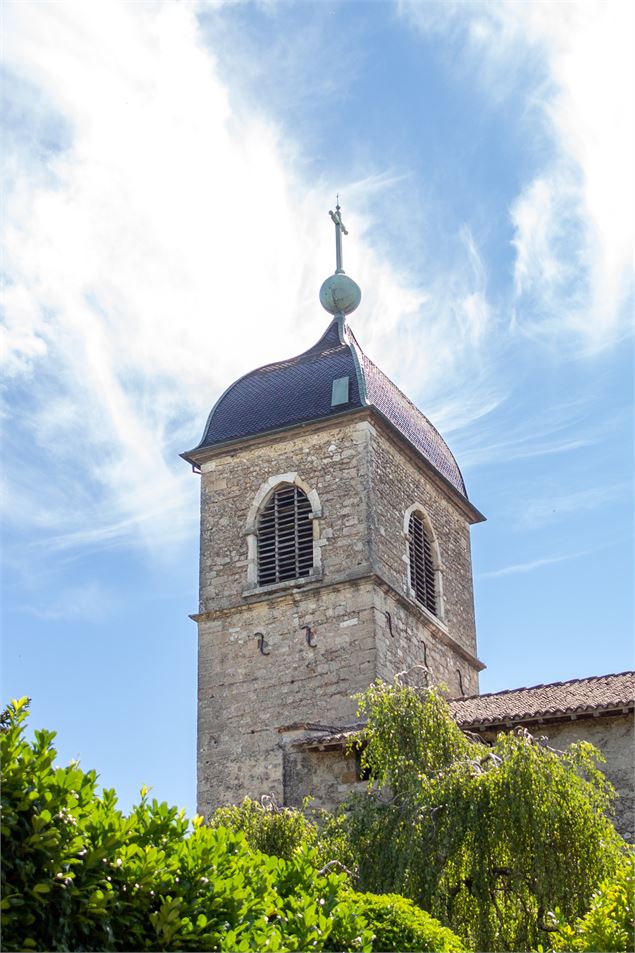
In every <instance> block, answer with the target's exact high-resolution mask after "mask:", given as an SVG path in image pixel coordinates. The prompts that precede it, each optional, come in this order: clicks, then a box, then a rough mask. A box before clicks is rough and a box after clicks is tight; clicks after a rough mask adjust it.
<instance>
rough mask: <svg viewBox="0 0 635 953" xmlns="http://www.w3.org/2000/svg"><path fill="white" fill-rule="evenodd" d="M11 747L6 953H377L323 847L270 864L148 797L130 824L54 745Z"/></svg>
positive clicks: (14, 737) (11, 731)
mask: <svg viewBox="0 0 635 953" xmlns="http://www.w3.org/2000/svg"><path fill="white" fill-rule="evenodd" d="M26 713H27V708H26V701H25V700H24V699H23V700H22V701H20V702H16V703H13V704H12V705H11V706H10V707H9V709H8V710H7V712H6V715H5V719H4V724H3V730H2V734H1V737H0V741H1V755H2V768H3V784H2V924H3V937H2V944H3V946H2V948H3V949H5V950H36V949H39V950H273V951H275V950H322V949H329V948H330V947H329V935H330V934H331V933H332V932H333V931H335V932H336V935H337V944H338V948H341V949H351V950H355V949H359V950H370V949H371V946H372V932H371V930H370V929H369V927H368V926H367V925H366V923H365V921H364V919H363V917H361V916H360V915H359V912H358V910H357V909H356V908H355V906H354V904H353V902H352V901H351V899H350V898H349V890H348V883H347V878H346V876H345V875H344V874H342V873H338V872H336V871H333V870H329V871H326V872H324V873H322V874H321V873H320V872H319V870H318V867H317V855H316V853H315V851H314V850H311V848H310V847H304V848H303V849H300V850H298V851H295V852H294V853H293V856H291V857H290V858H289V859H288V860H284V859H282V858H279V857H274V856H267V855H266V854H264V853H262V852H261V851H258V850H254V849H253V848H252V847H250V846H249V845H248V844H247V841H246V838H245V836H244V835H243V834H240V833H236V832H233V831H229V830H227V829H225V828H223V827H220V826H218V827H215V828H208V827H205V826H203V824H202V821H201V819H200V818H197V819H195V820H194V822H193V827H190V825H189V823H188V821H187V819H186V818H185V816H184V814H183V812H182V811H177V810H176V808H169V807H168V806H167V804H165V803H163V804H160V803H158V802H157V801H156V800H152V801H150V800H149V799H148V797H147V792H146V793H143V797H142V799H141V803H140V804H139V805H138V806H137V807H135V808H134V809H133V811H132V812H131V814H130V815H129V816H128V817H125V816H124V815H123V814H122V813H121V811H119V810H117V807H116V798H115V795H114V792H113V791H104V792H103V793H102V794H101V795H98V794H97V790H96V782H97V778H96V775H95V772H94V771H87V772H84V771H82V770H80V769H79V767H78V766H77V765H76V764H71V765H69V766H68V767H63V768H60V767H55V765H54V761H55V757H56V752H55V749H54V748H53V747H52V741H53V737H54V734H53V733H52V732H48V731H38V732H35V740H34V741H33V742H32V743H29V742H28V741H27V740H26V738H25V737H24V730H23V729H24V720H25V717H26Z"/></svg>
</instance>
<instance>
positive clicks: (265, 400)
mask: <svg viewBox="0 0 635 953" xmlns="http://www.w3.org/2000/svg"><path fill="white" fill-rule="evenodd" d="M338 377H348V378H349V402H348V404H345V405H342V404H340V405H336V406H335V407H332V406H331V387H332V384H333V381H334V380H335V379H336V378H338ZM364 406H372V407H375V408H376V409H377V410H378V411H379V413H380V414H381V415H382V416H383V417H384V418H385V419H386V420H387V421H388V422H389V424H391V425H392V426H393V427H394V428H395V429H396V430H397V431H399V433H400V434H401V435H402V436H403V437H405V439H406V440H407V441H408V442H409V443H410V444H411V446H412V447H413V448H414V449H415V450H416V451H417V452H418V453H419V454H420V455H421V456H422V457H423V458H424V459H425V460H426V461H427V462H428V463H430V464H431V465H432V466H433V467H434V468H435V470H436V471H437V472H438V473H440V474H441V475H442V476H443V477H444V478H445V479H446V480H447V481H448V482H449V483H450V484H451V485H452V486H453V487H454V489H455V490H457V491H458V492H459V493H460V494H461V496H463V497H465V498H467V493H466V490H465V483H464V482H463V477H462V476H461V471H460V470H459V468H458V465H457V463H456V460H455V459H454V457H453V455H452V453H451V452H450V449H449V447H448V446H447V444H446V443H445V441H444V439H443V437H442V436H441V435H440V434H439V432H438V431H437V430H436V429H435V427H433V426H432V424H431V423H430V421H429V420H428V418H427V417H425V416H424V415H423V414H422V413H421V411H420V410H418V408H417V407H415V405H414V404H413V403H412V401H410V400H408V398H407V397H406V396H405V395H404V394H402V392H401V391H400V390H399V388H398V387H397V386H396V385H395V384H393V382H392V381H391V380H389V378H388V377H386V375H385V374H384V373H383V372H382V371H381V370H380V369H379V368H378V367H377V366H376V365H375V364H373V362H372V361H371V360H370V359H369V358H368V357H366V355H365V354H364V352H363V351H362V349H361V348H360V346H359V344H358V343H357V341H356V339H355V337H354V336H353V334H352V332H351V331H350V329H349V328H348V326H347V325H346V322H345V321H344V319H343V318H341V317H335V318H334V319H333V321H332V322H331V324H330V325H329V327H328V328H327V330H326V332H325V333H324V334H323V335H322V337H321V338H320V340H319V341H317V342H316V344H314V345H313V347H311V348H309V350H308V351H305V352H304V353H303V354H299V355H298V356H297V357H294V358H291V359H289V360H286V361H277V362H276V363H275V364H267V365H266V366H265V367H259V368H257V369H256V370H254V371H251V372H250V373H249V374H245V376H244V377H241V378H239V380H237V381H236V382H235V383H233V384H232V385H231V386H230V387H228V388H227V390H226V391H225V393H224V394H223V395H222V396H221V397H220V398H219V400H218V401H217V402H216V404H215V406H214V408H213V409H212V412H211V413H210V415H209V418H208V420H207V424H206V426H205V432H204V434H203V439H202V440H201V442H200V444H199V445H198V446H197V447H196V448H195V450H194V451H190V453H194V452H195V451H196V450H202V449H204V448H206V447H213V446H216V445H218V444H224V443H230V442H233V441H235V440H241V439H247V438H248V437H253V436H256V435H257V434H264V433H270V432H273V431H276V430H283V429H285V428H287V427H292V426H296V425H298V424H303V423H308V422H310V421H315V420H324V419H327V418H329V417H333V416H335V415H337V414H340V413H342V412H343V411H348V410H354V409H356V408H359V407H364ZM183 456H184V457H185V459H190V457H189V454H187V453H186V454H183Z"/></svg>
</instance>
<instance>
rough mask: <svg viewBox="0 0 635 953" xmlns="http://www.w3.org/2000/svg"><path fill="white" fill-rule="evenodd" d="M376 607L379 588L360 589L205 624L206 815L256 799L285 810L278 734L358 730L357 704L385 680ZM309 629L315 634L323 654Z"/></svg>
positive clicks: (262, 606)
mask: <svg viewBox="0 0 635 953" xmlns="http://www.w3.org/2000/svg"><path fill="white" fill-rule="evenodd" d="M372 599H373V595H372V586H371V585H370V583H369V582H352V583H349V584H347V585H346V587H344V586H342V585H340V586H334V587H321V588H315V589H312V590H309V591H302V592H299V593H298V592H288V593H283V594H282V596H281V597H279V598H277V599H268V600H266V601H263V602H259V603H255V604H253V605H247V606H244V607H241V608H239V609H233V610H230V611H226V612H223V613H220V614H218V615H217V616H216V617H215V618H214V619H212V620H209V621H204V622H201V623H200V628H199V724H198V810H199V812H200V813H202V814H205V815H207V814H208V813H209V812H210V810H213V809H214V808H215V807H217V806H219V805H221V804H225V803H228V802H236V801H240V800H241V799H242V798H243V797H245V796H247V795H249V796H251V797H255V798H257V797H260V795H261V794H272V795H273V796H274V797H275V798H276V800H277V801H278V803H280V804H282V803H283V802H284V798H285V793H284V777H283V764H282V746H283V739H282V738H281V736H280V735H279V734H278V730H277V729H278V728H279V727H281V726H282V725H284V724H290V723H293V722H295V721H300V720H302V719H304V720H310V721H315V722H321V723H325V724H329V725H331V724H333V725H338V724H351V723H352V722H353V721H354V720H355V702H354V701H353V700H352V698H351V695H352V694H354V693H355V692H358V691H362V690H363V689H364V688H366V687H367V686H368V685H369V684H370V682H371V681H372V680H373V678H374V675H375V670H376V660H375V644H374V610H373V608H372ZM303 625H311V627H312V640H313V641H315V642H316V643H317V644H316V645H315V646H314V647H310V646H309V645H308V644H307V639H306V632H305V631H303V630H302V628H301V627H302V626H303ZM259 632H260V633H262V634H263V635H264V637H265V640H266V644H265V651H266V652H267V653H268V654H266V655H263V654H262V652H261V651H260V648H259V645H258V637H257V635H256V633H259ZM305 793H309V791H308V790H307V791H306V792H305Z"/></svg>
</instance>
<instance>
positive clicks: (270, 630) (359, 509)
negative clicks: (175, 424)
mask: <svg viewBox="0 0 635 953" xmlns="http://www.w3.org/2000/svg"><path fill="white" fill-rule="evenodd" d="M330 215H331V218H332V220H333V222H334V225H335V234H336V271H335V274H333V275H332V276H331V277H330V278H327V280H326V281H325V282H324V284H323V285H322V288H321V289H320V301H321V303H322V305H323V306H324V307H325V308H326V310H327V311H328V312H329V313H330V314H331V316H332V320H331V322H330V324H329V325H328V327H327V329H326V331H325V332H324V334H323V335H322V337H321V338H320V339H319V340H318V341H317V342H316V343H315V344H314V345H313V346H312V347H310V348H309V349H308V350H307V351H305V352H304V353H302V354H300V355H298V356H297V357H294V358H291V359H288V360H284V361H280V362H277V363H274V364H269V365H267V366H265V367H261V368H258V369H257V370H255V371H252V372H251V373H249V374H247V375H245V376H244V377H242V378H240V379H239V380H238V381H236V382H235V383H234V384H232V385H231V386H230V387H229V388H228V389H227V390H226V391H225V393H224V394H223V395H222V396H221V397H220V398H219V400H218V401H217V403H216V405H215V406H214V408H213V409H212V412H211V413H210V415H209V418H208V420H207V423H206V426H205V431H204V433H203V438H202V440H201V442H200V443H199V444H198V446H197V447H195V448H194V449H193V450H190V451H188V452H187V453H184V454H182V456H183V457H184V459H185V460H187V461H188V462H189V463H191V464H192V467H193V469H194V470H195V471H196V472H199V473H200V475H201V544H200V602H199V611H198V613H197V614H196V615H195V616H193V618H194V620H195V621H196V623H197V625H198V639H199V651H198V758H197V760H198V767H197V776H198V810H199V812H200V813H202V814H209V812H210V811H211V810H213V809H214V808H215V807H217V806H219V805H221V804H224V803H228V802H237V801H240V800H241V799H242V798H243V797H245V796H247V795H249V796H252V797H258V796H260V795H261V794H263V793H267V794H272V795H274V797H275V798H276V800H277V801H278V803H280V804H282V803H285V800H286V781H285V760H284V746H283V743H282V741H281V735H280V733H279V731H278V729H280V728H281V727H283V726H285V725H289V724H292V723H319V724H322V725H328V726H333V727H337V726H343V725H347V724H351V723H352V722H354V721H355V702H354V701H353V700H352V697H351V696H353V695H354V694H355V693H357V692H360V691H363V690H364V689H365V688H366V687H367V686H368V685H369V684H370V683H371V682H372V681H373V680H374V679H375V678H377V677H381V678H385V679H392V678H393V676H394V675H395V674H396V673H397V672H402V671H404V670H408V669H411V668H412V667H413V666H420V669H419V671H422V670H423V671H424V672H425V674H426V677H428V678H429V679H432V680H434V681H438V682H443V683H445V684H446V685H447V686H448V688H449V690H450V693H451V694H452V695H455V696H457V695H458V696H460V695H471V694H475V693H477V692H478V673H479V671H480V670H481V669H482V668H483V667H484V666H483V664H482V663H481V662H479V660H478V658H477V656H476V630H475V622H474V607H473V595H472V568H471V556H470V535H469V530H470V525H471V524H473V523H476V522H480V521H481V520H482V519H483V517H482V516H481V514H480V513H479V512H478V510H477V509H475V507H474V506H473V505H472V503H471V502H470V501H469V500H468V497H467V493H466V489H465V484H464V482H463V478H462V476H461V473H460V470H459V468H458V466H457V463H456V461H455V459H454V457H453V456H452V454H451V452H450V450H449V448H448V447H447V445H446V443H445V441H444V440H443V438H442V437H441V436H440V434H439V433H438V431H437V430H436V429H435V428H434V427H433V426H432V424H431V423H430V421H429V420H428V419H427V418H426V417H425V416H424V415H423V414H422V413H421V412H420V411H419V410H418V409H417V408H416V407H415V406H414V404H412V403H411V401H409V400H408V398H407V397H405V395H404V394H402V392H401V391H400V390H399V389H398V388H397V386H396V385H395V384H393V383H392V381H390V380H389V379H388V378H387V377H386V376H385V375H384V374H383V372H382V371H381V370H380V369H379V368H378V367H377V366H376V365H375V364H373V362H372V361H370V360H369V358H367V357H366V355H365V354H364V352H363V351H362V350H361V348H360V346H359V344H358V343H357V341H356V339H355V337H354V335H353V333H352V331H351V330H350V328H349V326H348V323H347V321H346V316H347V315H348V314H350V313H352V312H353V311H354V310H355V309H356V308H357V306H358V305H359V303H360V300H361V291H360V289H359V288H358V286H357V285H356V284H355V282H354V281H352V280H351V279H350V278H349V277H348V276H347V275H346V274H345V272H344V269H343V264H342V235H343V234H344V235H345V234H347V232H346V229H345V227H344V224H343V222H342V216H341V210H340V207H339V204H338V205H337V207H336V210H335V212H331V213H330ZM306 793H310V792H309V791H307V792H306Z"/></svg>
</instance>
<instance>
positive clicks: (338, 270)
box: [329, 192, 348, 275]
mask: <svg viewBox="0 0 635 953" xmlns="http://www.w3.org/2000/svg"><path fill="white" fill-rule="evenodd" d="M336 200H337V204H336V206H335V211H334V212H332V211H330V210H329V215H330V216H331V219H332V220H333V224H334V225H335V274H336V275H343V274H344V267H343V264H342V232H344V234H345V235H348V232H347V230H346V226H345V225H344V222H343V221H342V214H341V212H340V194H339V192H338V193H337V197H336Z"/></svg>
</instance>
